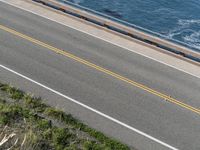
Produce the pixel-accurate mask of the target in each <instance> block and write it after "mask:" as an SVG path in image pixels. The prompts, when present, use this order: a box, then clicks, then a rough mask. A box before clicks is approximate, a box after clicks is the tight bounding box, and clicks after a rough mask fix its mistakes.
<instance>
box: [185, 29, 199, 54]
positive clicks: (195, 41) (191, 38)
mask: <svg viewBox="0 0 200 150" xmlns="http://www.w3.org/2000/svg"><path fill="white" fill-rule="evenodd" d="M183 39H184V41H185V42H186V43H188V44H190V45H191V46H192V47H194V48H196V49H199V50H200V31H198V32H193V33H192V34H190V35H187V36H185V37H183Z"/></svg>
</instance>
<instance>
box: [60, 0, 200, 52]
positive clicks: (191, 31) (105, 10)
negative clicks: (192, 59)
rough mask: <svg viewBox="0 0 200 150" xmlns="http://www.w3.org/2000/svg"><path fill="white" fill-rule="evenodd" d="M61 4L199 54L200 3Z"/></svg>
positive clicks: (85, 0) (77, 0)
mask: <svg viewBox="0 0 200 150" xmlns="http://www.w3.org/2000/svg"><path fill="white" fill-rule="evenodd" d="M59 1H68V2H72V3H74V4H76V5H77V6H83V7H86V8H89V9H91V10H94V11H97V12H100V13H102V14H105V15H108V16H111V17H114V18H116V19H119V20H122V21H126V22H128V23H130V24H134V25H136V26H139V27H141V28H144V29H147V30H150V31H152V32H153V33H154V34H157V35H158V36H162V37H163V38H165V39H169V40H173V41H176V42H179V43H182V44H184V45H187V46H188V47H190V48H192V49H194V50H196V51H198V52H200V0H59Z"/></svg>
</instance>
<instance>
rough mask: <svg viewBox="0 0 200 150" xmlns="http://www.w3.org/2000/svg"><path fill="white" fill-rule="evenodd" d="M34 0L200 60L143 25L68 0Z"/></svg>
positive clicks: (186, 49)
mask: <svg viewBox="0 0 200 150" xmlns="http://www.w3.org/2000/svg"><path fill="white" fill-rule="evenodd" d="M32 1H35V2H38V3H41V4H43V5H46V6H49V7H51V8H54V9H57V10H59V11H62V12H64V13H67V14H70V15H72V16H75V17H78V18H81V19H84V20H87V21H89V22H92V23H94V24H96V25H100V26H102V27H106V28H108V29H110V30H113V31H116V32H119V33H121V34H124V35H127V36H129V37H132V38H135V39H137V40H140V41H142V42H145V43H147V44H150V45H154V46H156V47H158V48H161V49H164V50H167V51H170V52H173V53H175V54H178V55H181V56H182V57H185V58H189V59H191V60H194V61H196V62H200V53H198V52H196V51H193V50H191V49H189V48H187V47H184V46H182V45H180V44H179V43H178V44H176V43H172V42H169V41H167V40H164V39H161V38H162V37H161V38H160V35H159V34H157V33H154V32H152V31H149V30H146V29H143V28H141V27H138V26H135V25H132V24H129V23H127V22H124V21H121V20H118V19H115V18H112V17H110V16H107V15H104V14H101V13H98V12H96V11H93V10H90V9H87V8H85V7H81V6H78V5H75V4H73V3H70V2H67V4H68V5H65V4H62V3H59V2H57V1H55V0H32ZM125 23H126V24H125ZM124 24H125V25H124ZM158 36H159V37H158Z"/></svg>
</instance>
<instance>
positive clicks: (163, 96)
mask: <svg viewBox="0 0 200 150" xmlns="http://www.w3.org/2000/svg"><path fill="white" fill-rule="evenodd" d="M0 29H1V30H4V31H6V32H9V33H11V34H13V35H15V36H18V37H20V38H23V39H25V40H28V41H30V42H32V43H34V44H36V45H40V46H42V47H45V48H47V49H49V50H51V51H54V52H56V53H58V54H62V55H64V56H66V57H68V58H71V59H73V60H75V61H77V62H79V63H81V64H84V65H87V66H89V67H91V68H93V69H96V70H98V71H100V72H103V73H105V74H107V75H110V76H112V77H114V78H116V79H119V80H121V81H124V82H126V83H128V84H131V85H132V86H135V87H137V88H140V89H142V90H144V91H147V92H149V93H151V94H153V95H156V96H158V97H160V98H163V99H164V100H167V101H169V102H171V103H173V104H176V105H178V106H181V107H183V108H185V109H187V110H190V111H192V112H195V113H197V114H199V115H200V109H198V108H195V107H193V106H190V105H188V104H186V103H183V102H181V101H179V100H176V99H175V98H172V97H170V96H169V95H166V94H163V93H160V92H158V91H156V90H153V89H151V88H149V87H147V86H145V85H143V84H140V83H138V82H136V81H133V80H130V79H128V78H126V77H123V76H121V75H119V74H117V73H114V72H112V71H110V70H107V69H105V68H102V67H100V66H98V65H95V64H93V63H91V62H89V61H87V60H84V59H82V58H80V57H77V56H75V55H73V54H70V53H68V52H66V51H64V50H61V49H58V48H56V47H53V46H51V45H49V44H46V43H44V42H42V41H39V40H37V39H34V38H32V37H30V36H27V35H25V34H22V33H19V32H17V31H15V30H13V29H10V28H8V27H5V26H3V25H0Z"/></svg>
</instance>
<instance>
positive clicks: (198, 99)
mask: <svg viewBox="0 0 200 150" xmlns="http://www.w3.org/2000/svg"><path fill="white" fill-rule="evenodd" d="M0 25H1V26H3V27H7V28H10V29H14V30H15V31H17V32H20V33H22V34H25V35H27V36H29V37H32V38H34V39H37V40H39V41H42V42H44V43H46V44H48V45H51V46H53V47H55V48H58V49H59V50H60V49H61V50H64V51H65V52H67V54H73V55H75V56H77V57H78V58H81V59H84V60H86V61H87V62H90V63H92V64H95V65H96V66H94V67H92V66H89V65H87V64H84V63H83V62H80V61H78V60H76V59H74V58H69V55H67V56H66V55H65V54H64V55H62V54H58V53H55V52H54V51H52V48H51V47H50V48H47V47H48V46H47V47H44V46H41V45H40V44H38V43H33V41H32V40H27V39H26V38H20V37H19V35H14V34H13V33H11V32H8V31H5V30H4V29H2V28H1V29H0V64H2V65H4V66H7V67H8V68H11V69H13V70H15V71H17V72H19V73H21V74H23V75H26V76H28V77H29V78H31V79H33V80H35V81H37V82H39V83H42V84H45V85H47V86H48V87H50V88H52V89H55V90H57V91H59V92H61V93H63V94H65V95H67V96H69V97H72V98H74V99H76V100H78V101H79V102H81V103H83V104H86V105H88V106H90V107H92V108H94V109H96V110H98V111H100V112H103V113H105V114H107V115H109V116H112V117H113V118H115V119H118V120H120V121H121V122H123V123H126V124H128V125H130V126H132V127H134V128H136V129H138V130H140V131H142V132H144V133H147V134H148V135H151V136H153V137H155V138H156V139H159V140H161V141H163V142H165V143H167V144H169V145H171V146H173V147H175V148H178V149H183V150H199V149H200V112H199V113H198V111H199V108H200V79H199V78H196V77H193V76H191V75H188V74H186V73H184V72H181V71H178V70H176V69H173V68H170V67H168V66H166V65H164V64H160V63H158V62H155V61H153V60H151V59H148V58H146V57H143V56H140V55H138V54H135V53H133V52H129V51H126V50H124V49H122V48H119V47H117V46H114V45H112V44H109V43H106V42H105V41H101V40H99V39H96V38H94V37H91V36H89V35H87V34H84V33H81V32H79V31H76V30H74V29H71V28H68V27H66V26H63V25H60V24H58V23H55V22H52V21H49V20H47V19H44V18H42V17H39V16H36V15H33V14H30V13H28V12H25V11H22V10H20V9H16V8H14V7H11V6H9V5H6V4H3V3H1V2H0ZM99 66H100V67H102V68H103V69H107V70H109V71H110V72H108V73H106V72H105V71H104V70H102V68H100V69H98V67H99ZM4 71H5V70H4ZM4 71H3V69H0V77H1V78H0V79H3V75H4V76H5V75H6V74H8V72H6V73H5V72H4ZM113 72H114V73H115V74H114V75H112V73H113ZM117 75H120V76H119V77H118V76H117ZM121 77H124V78H125V79H129V80H130V82H127V81H124V78H121ZM132 81H134V83H135V82H136V83H139V84H142V85H145V86H147V87H148V88H151V89H153V90H155V91H157V92H159V93H162V94H164V95H167V96H171V97H172V98H173V99H175V100H178V101H180V102H181V104H187V106H191V107H192V108H197V112H195V111H194V110H193V109H190V107H189V108H188V107H183V105H179V104H176V103H174V101H172V102H169V101H166V100H164V98H163V97H162V96H159V95H160V94H158V95H157V94H154V91H153V92H152V91H148V90H146V89H145V88H143V87H142V86H139V87H137V86H136V84H133V83H132ZM66 102H67V100H66ZM63 103H64V102H63ZM63 105H64V104H63ZM77 111H79V110H77ZM88 113H90V112H88ZM91 113H93V112H91ZM97 117H98V116H97ZM80 119H81V118H80ZM88 119H90V118H88ZM84 121H85V122H89V121H88V120H84ZM104 125H105V123H102V125H101V126H104ZM104 132H105V131H104ZM106 132H108V133H107V134H108V135H111V134H110V133H109V132H112V130H109V131H106ZM130 132H133V131H130ZM116 138H118V137H117V136H116ZM121 138H123V139H124V140H123V141H125V142H126V143H127V144H131V139H129V140H128V139H126V138H127V137H125V136H124V137H121ZM141 145H142V141H141V143H140V144H138V145H137V144H136V145H134V146H136V147H138V148H139V147H140V146H141ZM147 149H150V148H147Z"/></svg>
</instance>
